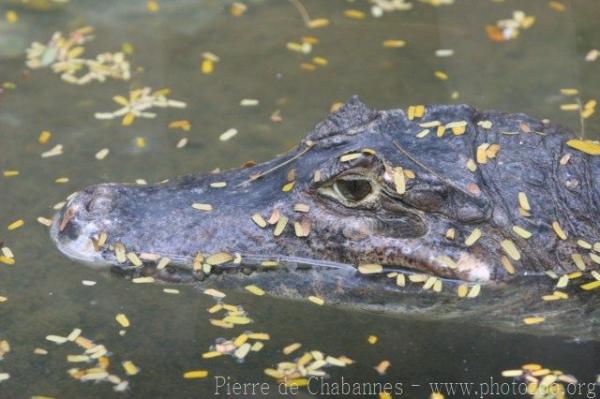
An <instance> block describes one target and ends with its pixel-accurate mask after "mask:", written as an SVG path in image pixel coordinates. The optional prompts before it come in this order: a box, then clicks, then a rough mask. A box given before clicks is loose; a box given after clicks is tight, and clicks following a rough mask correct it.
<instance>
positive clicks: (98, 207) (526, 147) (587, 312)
mask: <svg viewBox="0 0 600 399" xmlns="http://www.w3.org/2000/svg"><path fill="white" fill-rule="evenodd" d="M598 147H600V146H599V145H598V144H596V143H594V142H590V141H586V140H581V139H578V138H577V137H576V136H575V135H574V134H573V133H571V132H570V131H568V130H567V129H565V128H563V127H561V126H558V125H556V124H553V123H551V122H550V121H548V120H541V121H540V120H536V119H534V118H531V117H528V116H526V115H524V114H515V113H501V112H495V111H490V112H481V111H478V110H476V109H474V108H472V107H470V106H467V105H436V106H427V107H424V106H412V107H410V108H409V109H408V110H407V111H406V112H405V111H403V110H400V109H396V110H389V111H377V110H373V109H369V108H368V107H367V106H365V105H364V104H363V103H362V102H360V100H359V99H358V98H357V97H353V98H352V99H351V100H350V101H349V102H348V103H346V104H345V105H344V106H342V107H341V108H340V109H339V110H337V111H336V112H334V113H332V114H331V115H330V116H329V117H328V118H327V119H326V120H325V121H323V122H321V123H319V124H318V125H317V126H316V127H315V129H314V130H313V131H312V132H310V133H309V134H308V135H307V136H306V137H305V138H304V139H303V140H302V141H301V143H300V144H299V145H298V146H297V147H296V148H295V149H293V150H291V151H290V152H288V153H286V154H284V155H280V156H278V157H276V158H275V159H273V160H271V161H268V162H265V163H262V164H258V165H254V166H250V167H243V168H240V169H236V170H231V171H225V172H220V173H211V174H203V175H192V176H184V177H179V178H176V179H172V180H169V181H166V182H161V183H159V184H154V185H148V186H139V185H130V184H113V183H108V184H99V185H95V186H91V187H88V188H86V189H84V190H83V191H81V192H79V193H76V194H74V195H72V196H71V197H70V198H69V200H68V202H67V204H66V205H65V206H64V208H63V209H62V210H61V211H60V212H59V213H58V214H57V215H56V217H55V219H54V223H53V226H52V228H51V234H52V237H53V238H54V240H55V241H56V243H57V245H58V248H59V249H60V250H61V251H62V252H63V253H64V254H66V255H67V256H69V257H70V258H73V259H75V260H79V261H83V262H86V263H91V264H93V265H99V266H106V267H107V268H109V267H110V268H112V270H113V271H119V272H121V273H122V274H125V275H128V276H153V277H154V278H155V279H156V280H164V281H169V282H199V281H202V283H201V284H202V285H204V286H206V285H209V284H213V285H216V286H219V287H226V288H242V287H244V286H247V285H248V284H255V285H258V286H260V287H261V288H263V289H264V290H265V291H267V292H268V293H269V294H272V295H276V296H280V297H285V298H295V299H298V298H307V297H308V296H310V295H314V296H318V297H320V298H322V299H324V300H325V301H326V302H328V303H336V304H338V305H341V306H347V307H353V308H362V309H369V310H373V311H380V312H384V313H387V314H391V313H396V314H405V315H413V316H414V315H417V316H421V317H431V318H448V317H453V318H457V319H459V320H460V318H461V317H462V318H464V317H465V316H468V317H470V319H476V320H479V321H481V322H484V323H486V324H493V325H497V326H499V327H503V328H507V327H509V328H519V329H522V330H524V331H531V332H540V333H552V334H559V335H567V336H572V337H583V338H590V337H591V338H600V334H599V333H598V331H599V329H598V325H599V324H600V314H599V312H600V310H599V309H600V307H599V306H598V304H599V303H600V301H599V300H598V294H597V292H600V291H596V290H595V289H596V288H598V287H599V286H600V281H598V280H600V274H599V273H598V271H597V270H598V269H599V263H600V242H599V240H600V217H599V215H600V192H599V188H600V187H599V185H598V184H597V183H598V182H600V158H599V157H596V156H595V155H594V154H596V153H597V152H598ZM480 291H481V292H480Z"/></svg>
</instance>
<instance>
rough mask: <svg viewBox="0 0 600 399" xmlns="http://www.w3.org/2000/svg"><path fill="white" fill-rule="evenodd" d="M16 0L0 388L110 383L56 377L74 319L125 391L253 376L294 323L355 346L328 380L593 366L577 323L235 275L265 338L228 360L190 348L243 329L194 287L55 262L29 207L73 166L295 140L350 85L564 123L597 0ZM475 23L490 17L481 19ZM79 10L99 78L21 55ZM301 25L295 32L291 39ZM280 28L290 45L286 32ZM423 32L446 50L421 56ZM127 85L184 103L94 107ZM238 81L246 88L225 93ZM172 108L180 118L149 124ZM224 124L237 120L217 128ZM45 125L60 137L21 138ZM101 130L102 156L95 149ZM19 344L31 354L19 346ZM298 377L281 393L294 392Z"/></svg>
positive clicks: (582, 93) (39, 203)
mask: <svg viewBox="0 0 600 399" xmlns="http://www.w3.org/2000/svg"><path fill="white" fill-rule="evenodd" d="M20 3H25V2H21V1H8V2H6V1H5V2H2V3H0V10H1V11H2V16H3V18H4V19H3V20H2V21H1V22H0V83H3V87H4V88H3V93H2V97H1V98H0V99H1V103H0V143H1V144H0V168H1V169H2V170H3V171H18V172H19V174H18V176H12V177H11V176H10V175H11V173H8V176H5V177H1V178H0V179H1V184H0V202H1V204H2V208H1V211H0V226H4V227H2V234H0V241H1V242H3V243H4V244H5V245H6V246H8V247H9V248H10V249H12V251H13V252H14V254H15V256H16V262H15V264H14V265H12V266H9V265H4V264H2V265H0V266H1V267H0V276H1V278H0V295H2V296H5V297H7V298H8V299H7V301H6V302H5V303H2V304H0V312H1V313H0V314H1V315H2V323H1V325H0V339H6V340H8V341H9V343H10V346H11V350H10V352H9V353H8V354H7V355H6V356H5V359H4V360H2V361H1V362H0V372H6V373H9V374H10V379H9V380H8V381H5V382H2V383H1V384H0V396H1V397H7V398H9V397H10V398H13V397H15V398H16V397H29V396H32V395H48V396H55V397H61V398H67V397H68V398H75V397H112V396H118V395H119V394H118V393H115V392H113V390H112V385H111V384H109V383H98V384H94V383H80V382H77V381H75V380H74V379H72V378H71V377H69V375H68V374H67V370H68V369H69V368H72V367H77V366H78V365H77V364H74V363H73V364H70V363H68V362H67V361H66V356H67V355H72V354H79V353H80V352H81V348H79V347H78V346H76V345H74V344H69V343H67V344H63V345H59V346H57V345H56V344H54V343H52V342H49V341H47V340H46V339H45V337H46V336H47V335H48V334H58V335H63V336H64V335H67V334H69V333H70V332H71V331H72V330H73V329H74V328H81V329H82V330H83V335H84V336H85V337H87V338H89V339H91V340H93V341H94V343H98V344H104V345H105V346H106V348H108V350H109V351H110V352H112V354H113V356H111V357H110V361H111V362H112V364H111V365H110V370H111V372H113V373H115V374H118V375H119V376H121V377H124V376H125V371H124V370H123V368H122V367H121V362H122V361H124V360H131V361H133V362H134V363H135V365H137V366H138V367H140V369H141V371H140V372H139V373H138V374H137V375H135V376H129V377H125V378H127V379H128V380H129V381H130V391H129V393H128V395H130V396H132V397H207V396H208V395H211V394H213V393H214V392H215V380H214V377H215V376H223V377H225V378H227V377H230V381H241V382H253V381H258V382H271V381H272V379H271V378H269V377H267V376H265V375H264V373H263V370H264V369H265V368H268V367H274V366H275V365H276V364H277V363H278V362H280V361H283V360H285V359H288V358H290V356H285V355H284V354H282V353H281V348H283V347H285V346H286V345H288V344H290V343H293V342H301V343H302V344H303V348H302V350H310V349H316V350H321V351H323V352H325V353H326V354H330V355H333V356H338V357H339V356H347V357H349V358H351V359H353V360H355V363H354V364H353V365H351V366H347V367H344V368H337V367H332V368H328V369H327V371H328V372H329V373H330V375H331V381H340V379H341V378H342V376H343V377H344V378H345V379H347V380H350V381H372V382H381V383H383V382H391V383H399V382H401V383H403V384H404V385H403V387H404V389H403V391H404V395H403V396H405V397H427V396H428V393H427V391H426V388H427V383H429V382H434V381H473V382H477V383H479V382H489V381H490V377H492V376H493V377H494V378H495V379H497V380H498V379H500V380H502V379H501V377H500V372H501V370H504V369H510V368H515V367H516V368H518V367H520V365H522V364H524V363H528V362H539V363H541V364H543V365H545V366H547V367H550V368H557V369H561V370H564V371H565V372H569V373H573V374H574V375H576V376H577V377H578V378H579V379H580V380H581V381H586V382H593V381H595V378H596V377H595V376H596V373H597V372H598V371H600V360H598V356H597V355H598V353H599V352H598V350H599V349H600V347H599V346H598V344H597V343H594V342H588V343H577V342H574V341H567V340H565V339H562V338H559V337H536V336H530V335H516V334H508V333H500V332H498V331H495V330H491V329H487V328H481V327H476V326H475V325H473V326H471V325H470V324H464V323H462V324H457V323H453V322H447V321H444V322H440V321H435V320H429V321H419V320H414V319H410V320H405V319H402V318H389V317H386V316H382V315H376V314H372V313H368V312H350V311H345V310H340V309H336V308H331V307H327V306H316V305H315V304H312V303H310V302H307V303H304V302H288V301H282V300H278V299H274V298H270V297H268V296H265V297H257V296H254V295H252V294H248V293H241V292H228V296H227V298H226V299H227V302H228V303H233V304H241V305H243V307H244V309H245V310H246V311H248V313H249V314H250V315H251V316H252V318H253V320H254V321H255V324H254V325H252V330H253V331H255V332H267V333H269V334H270V336H271V339H270V340H269V341H266V342H265V348H264V349H262V350H261V351H259V352H256V353H251V354H250V355H249V356H247V358H246V359H245V361H244V362H243V363H239V362H236V360H235V359H234V358H233V357H219V358H217V359H202V357H201V354H202V353H204V352H206V351H208V348H209V347H210V345H212V344H213V343H214V342H215V339H216V338H218V337H226V338H230V337H235V336H236V335H238V334H240V333H241V332H243V330H244V328H242V327H238V328H236V329H235V330H234V331H229V330H223V329H221V328H219V327H215V326H212V325H210V324H209V322H208V319H209V317H211V316H210V315H209V314H208V313H207V311H206V309H208V308H210V307H211V306H213V305H214V300H213V299H212V298H210V297H208V296H205V295H201V294H200V292H199V291H198V290H197V289H195V288H194V287H190V286H182V287H177V288H178V289H179V290H180V293H179V294H178V295H175V294H168V293H165V292H163V288H164V286H156V285H143V284H140V285H134V284H131V282H129V281H126V280H123V279H119V278H116V277H113V276H109V275H105V274H102V273H97V272H95V271H94V270H91V269H89V268H87V267H83V266H81V265H79V264H75V263H73V262H70V261H68V260H67V259H65V258H64V257H62V256H61V255H59V254H58V253H57V251H56V250H55V248H54V246H53V244H52V243H51V242H50V240H49V237H48V234H47V232H46V229H45V228H44V227H43V226H42V225H40V224H38V223H37V222H36V218H37V217H39V216H43V217H50V216H51V215H52V213H53V210H52V209H51V207H52V206H53V205H54V204H55V203H57V202H59V201H62V200H63V199H64V198H65V197H66V196H67V195H68V194H70V193H71V192H73V191H76V190H78V189H80V188H81V187H84V186H86V185H89V184H94V183H98V182H103V181H129V182H133V181H135V180H137V179H144V180H146V181H149V182H152V181H159V180H162V179H165V178H168V177H172V176H175V175H179V174H184V173H193V172H197V171H207V170H212V169H214V168H216V167H220V168H231V167H236V166H238V165H240V164H242V163H243V162H244V161H246V160H248V159H256V160H259V161H262V160H266V159H269V158H271V157H272V156H273V155H274V154H276V153H281V152H284V151H286V150H287V149H288V148H290V147H292V146H293V145H295V144H296V143H297V142H298V140H299V139H300V138H302V137H303V136H304V134H305V133H306V132H307V131H309V130H310V129H311V128H312V127H313V126H314V124H315V123H316V122H318V121H319V120H321V119H323V117H324V116H325V115H326V113H327V112H328V110H329V109H330V107H331V105H332V104H333V103H335V102H339V101H344V100H346V99H347V98H348V97H350V96H351V95H352V94H359V95H360V96H361V98H362V99H363V101H365V102H366V103H367V104H370V105H372V106H373V107H377V108H396V107H407V106H408V105H410V104H419V103H459V102H464V103H469V104H472V105H474V106H476V107H479V108H494V109H501V110H506V111H515V112H525V113H528V114H530V115H533V116H536V117H539V118H544V117H548V118H551V119H552V120H554V121H558V122H560V123H563V124H565V125H567V126H571V127H572V128H573V129H574V130H576V131H579V129H580V120H579V114H578V113H577V112H572V111H562V110H561V104H572V103H576V102H577V100H578V99H580V101H581V102H582V103H584V104H585V103H586V102H587V101H589V100H591V99H593V98H594V96H595V95H597V92H598V89H599V88H600V73H598V72H599V71H600V69H599V68H600V64H599V62H600V61H586V60H585V58H586V55H587V56H588V59H590V60H591V59H593V58H594V57H593V53H592V54H591V55H590V51H591V50H593V49H594V48H595V47H599V46H600V36H599V30H598V28H597V26H598V25H597V21H598V18H599V17H600V11H599V10H598V8H597V6H596V3H595V2H594V1H593V0H588V1H583V0H580V1H574V2H566V1H562V2H556V1H554V2H548V1H545V0H544V1H541V0H540V1H530V2H527V3H523V2H517V1H508V0H507V1H492V0H490V1H487V0H481V1H475V0H472V1H466V0H465V1H458V0H457V1H456V2H455V3H456V4H450V5H441V6H439V7H436V6H432V5H431V4H425V3H432V2H419V1H416V0H415V1H413V2H412V3H413V7H412V9H411V10H408V11H402V12H400V11H398V12H390V13H387V12H385V13H384V15H383V16H382V17H380V18H374V17H372V16H371V14H370V3H367V2H366V1H358V0H357V1H354V2H346V1H342V0H339V1H338V0H335V1H334V0H330V1H318V0H304V1H303V2H302V4H303V5H304V7H306V10H308V12H309V14H310V18H312V19H313V20H317V19H318V18H326V19H328V20H329V22H330V23H329V25H328V26H325V27H317V28H315V29H309V28H307V27H306V26H305V24H304V22H303V20H302V18H301V15H300V13H299V12H298V10H297V9H296V8H295V7H294V6H293V4H291V3H290V2H288V1H275V0H272V1H258V0H257V1H246V2H245V4H246V6H247V10H246V11H245V12H242V11H243V10H241V11H240V10H238V12H240V13H242V14H243V15H241V16H239V17H234V16H232V15H230V11H229V4H224V3H223V2H220V1H211V0H203V1H198V0H171V1H166V0H163V1H161V0H159V1H150V2H147V1H133V0H132V1H127V2H122V1H103V2H93V1H89V0H88V1H78V2H75V1H73V2H66V3H62V2H55V3H58V4H53V5H52V6H51V7H48V8H47V9H46V7H45V6H46V4H47V3H52V2H50V1H43V0H36V1H30V2H29V4H27V5H26V6H24V5H22V4H20ZM440 3H445V2H440ZM448 3H452V2H448ZM556 3H559V4H561V5H562V6H563V7H564V10H562V9H561V7H559V6H557V5H556ZM348 9H354V10H359V11H363V12H365V15H364V18H363V16H362V14H360V13H356V12H354V13H352V12H351V13H346V15H344V10H348ZM518 9H521V10H523V11H524V12H525V15H526V16H533V17H535V23H534V24H533V25H532V26H531V27H528V28H523V27H519V28H518V30H519V31H518V36H517V37H514V38H511V39H510V40H506V41H498V40H503V39H502V37H504V36H502V35H503V34H506V35H507V37H510V36H511V35H514V32H512V31H511V32H508V33H506V32H505V31H504V30H502V29H504V28H505V27H506V22H505V23H504V25H503V24H502V23H501V24H500V26H498V25H497V21H498V20H502V19H510V18H513V11H514V10H518ZM317 25H318V23H317ZM487 25H491V26H496V28H488V31H487V32H486V26H487ZM509 25H510V24H509ZM84 26H90V27H93V29H94V32H93V35H94V38H93V40H85V42H84V43H75V44H74V45H73V46H72V47H71V48H70V49H71V50H73V49H74V48H76V47H78V46H83V47H85V52H83V53H82V54H77V51H81V50H74V51H75V53H71V56H72V58H84V59H87V60H92V61H93V60H96V61H95V62H96V63H95V64H94V63H92V64H89V63H88V64H86V65H85V67H82V68H84V69H85V68H90V69H93V68H100V69H102V65H104V66H106V63H107V62H113V64H111V65H113V66H114V59H111V60H109V61H106V60H104V61H101V62H100V64H102V63H103V62H104V64H102V65H100V66H99V65H98V62H99V61H98V59H97V58H96V57H97V55H99V54H102V53H106V52H109V53H113V54H114V53H116V52H122V53H123V55H124V58H125V59H126V60H127V62H129V65H130V74H131V77H130V79H129V80H123V78H124V76H122V75H121V76H113V75H111V76H107V79H106V80H105V81H104V82H97V81H95V79H91V81H90V82H89V83H87V84H84V85H80V84H72V83H69V82H67V81H65V80H64V78H63V79H61V74H63V73H64V71H62V72H61V73H55V72H53V70H52V67H51V66H50V64H51V63H52V62H54V61H56V60H57V58H56V57H57V56H56V54H55V55H54V57H55V58H52V56H51V55H48V54H47V55H46V56H45V57H46V58H45V59H43V60H42V58H43V56H41V58H40V60H41V61H43V62H42V63H48V65H47V66H46V67H44V68H39V69H31V68H27V67H26V66H25V61H26V57H25V49H26V48H27V47H28V46H29V45H30V43H32V42H35V41H37V42H41V43H46V42H47V41H48V40H49V39H50V38H51V37H52V35H53V34H54V32H57V31H60V32H62V33H63V35H67V34H68V32H71V31H74V30H76V29H78V28H81V27H84ZM494 29H496V30H494ZM498 31H499V32H498ZM499 33H500V35H501V36H500V37H498V34H499ZM307 36H308V38H307ZM303 38H304V39H303ZM494 38H495V39H494ZM491 39H494V40H491ZM302 40H304V43H310V51H307V50H308V47H309V46H307V45H302V44H301V43H302ZM384 41H388V42H387V43H388V44H387V45H386V46H383V45H382V43H383V42H384ZM401 41H402V42H401ZM289 42H293V43H297V46H294V45H292V46H288V47H292V48H291V49H289V48H286V43H289ZM297 47H299V48H297ZM440 49H442V50H444V49H446V50H447V49H451V50H453V51H452V53H453V54H451V55H450V56H448V52H446V53H444V52H442V53H441V55H446V56H443V57H440V56H439V54H440V53H438V56H436V51H437V50H440ZM294 50H299V51H294ZM207 53H208V54H207ZM315 57H319V58H317V59H315ZM117 64H118V62H117ZM30 67H31V65H30ZM33 67H35V65H34V66H33ZM63 67H65V68H68V67H69V65H63ZM436 72H437V73H436ZM84 74H85V72H82V73H78V76H81V75H84ZM66 79H67V80H68V79H69V78H68V77H67V78H66ZM74 83H81V82H74ZM84 83H85V82H84ZM13 86H15V87H13ZM143 87H151V88H152V90H159V89H161V88H168V89H169V90H170V92H169V93H167V92H161V93H159V94H164V95H166V96H167V98H170V99H173V100H177V101H182V102H184V103H186V104H187V107H186V108H181V107H167V108H163V107H154V108H148V109H144V110H143V112H153V113H154V112H155V113H156V116H155V117H154V118H144V117H143V115H141V116H127V113H125V114H119V115H113V116H116V118H115V119H110V118H108V117H105V118H102V119H98V118H96V117H95V114H96V113H98V112H100V113H107V112H112V111H113V110H118V109H119V108H121V107H122V106H124V105H125V104H127V101H130V100H131V98H130V97H128V96H129V93H130V92H131V91H132V90H133V91H135V90H137V89H141V88H143ZM564 88H576V89H578V90H579V92H578V94H577V95H576V96H568V95H566V94H564V93H561V92H560V89H564ZM567 93H568V92H567ZM115 96H123V98H121V97H116V98H115ZM242 99H257V100H259V103H258V105H256V106H241V105H240V101H241V100H242ZM115 101H116V102H115ZM245 104H246V105H248V104H253V103H247V102H246V103H245ZM567 108H568V107H567ZM105 116H106V115H105ZM174 121H180V122H179V123H178V124H175V125H171V128H169V125H170V124H172V123H173V122H174ZM181 121H187V123H186V122H181ZM599 127H600V119H599V118H598V116H597V115H595V114H593V115H590V117H589V118H587V119H585V135H586V136H587V137H589V138H593V137H597V138H598V137H599V136H598V135H596V136H594V134H595V133H597V132H598V131H599V129H598V128H599ZM232 128H233V129H236V130H237V131H238V133H237V135H235V136H234V137H232V138H231V139H230V140H228V141H221V140H220V136H221V134H222V133H223V132H226V131H228V130H229V129H232ZM42 131H49V132H50V133H51V137H50V138H49V140H48V142H47V143H46V144H40V143H39V142H38V137H39V135H40V132H42ZM182 139H186V140H183V141H182ZM42 141H44V140H42ZM58 144H61V145H62V146H63V151H62V155H58V156H53V157H49V158H42V157H40V154H42V153H43V152H45V151H49V150H52V148H54V147H55V146H56V145H58ZM183 144H186V145H185V146H183V148H177V146H178V145H179V146H180V147H181V146H182V145H183ZM105 148H106V149H108V150H109V152H108V154H105V156H106V157H105V158H104V159H102V160H98V159H96V157H95V156H96V154H97V153H98V152H99V151H100V150H102V149H105ZM104 152H105V153H106V151H104ZM100 158H102V157H101V156H100ZM65 177H66V178H68V180H67V179H60V178H65ZM57 179H60V180H58V181H59V182H61V183H57V182H56V180H57ZM18 219H23V220H24V221H25V225H24V226H23V227H20V228H17V229H15V230H13V231H8V230H6V227H5V226H7V225H9V224H10V223H12V222H14V221H15V220H18ZM82 280H91V281H95V282H96V285H94V286H87V285H84V284H82ZM118 313H124V314H126V315H127V317H128V319H129V320H130V323H131V325H130V326H129V327H126V328H124V327H122V326H120V325H119V324H118V323H117V322H116V321H115V315H116V314H118ZM120 330H125V331H126V332H125V333H124V334H123V335H121V334H120ZM369 335H375V336H377V337H378V340H377V343H375V344H369V343H368V342H367V337H368V336H369ZM35 348H43V349H46V350H47V351H48V354H47V355H40V354H34V349H35ZM38 352H39V351H38ZM299 353H300V352H299ZM291 357H293V356H291ZM383 360H388V361H389V362H390V363H391V366H390V367H389V368H388V370H387V374H386V375H384V376H381V375H379V374H378V373H377V371H375V370H374V368H373V367H374V366H376V365H378V364H380V362H381V361H383ZM198 369H203V370H208V372H209V377H208V378H206V379H203V380H184V379H183V376H182V375H183V373H184V372H185V371H188V370H198ZM503 381H508V380H507V379H504V380H503ZM411 384H415V385H420V387H419V386H411ZM271 387H272V389H271V396H272V397H277V386H276V385H271ZM221 392H222V393H225V391H221ZM303 392H304V393H303V394H302V396H300V397H309V396H310V395H309V394H307V393H306V391H303ZM230 396H231V397H241V396H242V395H236V394H232V395H230ZM247 396H248V395H247ZM348 396H352V395H348ZM396 396H400V395H396Z"/></svg>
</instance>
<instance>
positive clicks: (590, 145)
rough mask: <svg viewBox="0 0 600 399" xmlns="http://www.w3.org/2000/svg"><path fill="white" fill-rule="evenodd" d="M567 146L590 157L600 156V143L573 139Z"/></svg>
mask: <svg viewBox="0 0 600 399" xmlns="http://www.w3.org/2000/svg"><path fill="white" fill-rule="evenodd" d="M567 145H568V146H569V147H571V148H575V149H576V150H578V151H581V152H583V153H586V154H589V155H600V143H598V142H597V141H592V140H579V139H572V140H569V141H567Z"/></svg>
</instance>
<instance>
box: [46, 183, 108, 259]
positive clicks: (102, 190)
mask: <svg viewBox="0 0 600 399" xmlns="http://www.w3.org/2000/svg"><path fill="white" fill-rule="evenodd" d="M114 193H115V185H114V184H99V185H95V186H91V187H88V188H86V189H84V190H82V191H80V192H78V193H75V194H73V195H72V196H71V198H70V199H69V200H68V202H67V203H66V204H65V206H64V207H63V209H62V210H61V211H60V212H59V213H58V214H57V215H56V216H55V218H54V221H53V224H52V228H51V234H52V238H54V240H55V241H56V243H57V245H58V248H59V249H60V250H61V251H62V252H63V253H64V254H66V255H68V256H69V257H71V258H75V259H77V260H81V261H84V262H86V263H97V262H100V261H102V257H101V256H100V254H99V253H98V251H97V250H96V249H95V248H94V242H93V241H92V239H98V238H99V235H100V233H101V232H102V231H104V230H105V229H106V227H107V224H109V223H110V220H111V217H110V216H111V211H112V210H113V208H114V203H113V198H114Z"/></svg>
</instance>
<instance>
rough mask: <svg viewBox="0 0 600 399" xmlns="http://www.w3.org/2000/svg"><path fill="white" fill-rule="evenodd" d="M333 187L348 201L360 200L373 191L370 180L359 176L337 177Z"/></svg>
mask: <svg viewBox="0 0 600 399" xmlns="http://www.w3.org/2000/svg"><path fill="white" fill-rule="evenodd" d="M333 189H334V190H335V191H336V192H337V193H338V194H339V195H340V196H342V197H343V198H344V199H345V200H346V201H348V202H360V201H362V200H363V199H365V198H366V197H367V196H368V195H369V194H371V193H372V192H373V186H372V185H371V181H370V180H368V179H365V178H363V177H361V176H346V177H342V178H339V179H337V180H336V181H335V182H334V183H333Z"/></svg>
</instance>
